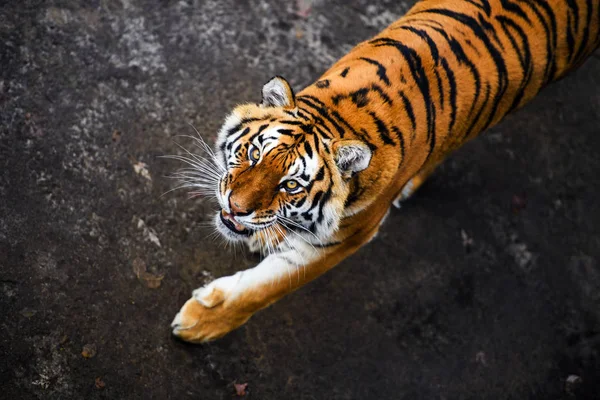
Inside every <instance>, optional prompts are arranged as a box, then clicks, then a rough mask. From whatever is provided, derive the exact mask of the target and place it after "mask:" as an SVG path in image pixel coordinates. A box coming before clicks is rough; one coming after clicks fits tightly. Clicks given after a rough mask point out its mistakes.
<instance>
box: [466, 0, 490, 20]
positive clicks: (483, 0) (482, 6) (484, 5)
mask: <svg viewBox="0 0 600 400" xmlns="http://www.w3.org/2000/svg"><path fill="white" fill-rule="evenodd" d="M465 1H466V2H467V3H471V4H473V5H474V6H477V8H479V9H480V10H483V11H484V12H485V13H486V14H487V16H489V15H490V11H492V9H491V7H490V3H488V2H487V0H481V4H479V3H476V2H475V1H474V0H465Z"/></svg>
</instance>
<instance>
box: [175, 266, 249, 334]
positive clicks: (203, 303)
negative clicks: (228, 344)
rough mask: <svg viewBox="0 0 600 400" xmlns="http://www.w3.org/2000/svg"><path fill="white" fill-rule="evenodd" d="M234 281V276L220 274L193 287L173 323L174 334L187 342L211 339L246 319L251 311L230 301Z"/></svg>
mask: <svg viewBox="0 0 600 400" xmlns="http://www.w3.org/2000/svg"><path fill="white" fill-rule="evenodd" d="M235 281H236V279H235V277H234V276H232V277H225V278H220V279H217V280H216V281H213V282H212V283H210V284H209V285H207V286H205V287H203V288H200V289H196V290H194V292H193V294H192V298H190V299H189V300H188V301H187V302H186V303H185V304H184V305H183V307H181V310H180V311H179V313H177V315H176V316H175V319H174V320H173V322H172V323H171V328H173V335H175V336H177V337H179V338H180V339H182V340H185V341H187V342H193V343H202V342H208V341H211V340H214V339H218V338H220V337H221V336H224V335H225V334H227V333H229V332H231V331H232V330H234V329H235V328H237V327H239V326H240V325H242V324H243V323H244V322H246V321H247V320H248V319H249V318H250V316H251V315H252V313H248V311H247V310H245V309H244V308H243V307H240V304H238V303H237V302H235V301H231V298H232V297H233V296H232V286H233V285H235ZM228 300H230V301H228Z"/></svg>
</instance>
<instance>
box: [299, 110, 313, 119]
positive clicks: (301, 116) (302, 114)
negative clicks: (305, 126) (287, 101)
mask: <svg viewBox="0 0 600 400" xmlns="http://www.w3.org/2000/svg"><path fill="white" fill-rule="evenodd" d="M298 116H299V117H300V118H302V119H303V120H305V121H310V118H308V116H306V115H304V113H303V112H302V110H300V109H298Z"/></svg>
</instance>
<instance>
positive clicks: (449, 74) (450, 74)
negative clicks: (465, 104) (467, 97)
mask: <svg viewBox="0 0 600 400" xmlns="http://www.w3.org/2000/svg"><path fill="white" fill-rule="evenodd" d="M441 64H442V68H443V69H444V72H446V78H447V79H448V86H450V98H449V102H450V109H451V111H450V125H449V127H448V131H450V132H451V131H452V128H453V127H454V123H455V122H456V107H457V104H456V79H455V78H454V72H453V71H452V69H451V68H450V67H449V66H448V61H447V60H446V59H445V58H442V62H441Z"/></svg>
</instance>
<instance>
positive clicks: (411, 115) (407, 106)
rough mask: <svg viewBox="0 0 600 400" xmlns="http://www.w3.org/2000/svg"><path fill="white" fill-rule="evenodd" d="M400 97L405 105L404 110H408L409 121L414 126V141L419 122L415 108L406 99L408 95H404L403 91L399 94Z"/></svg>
mask: <svg viewBox="0 0 600 400" xmlns="http://www.w3.org/2000/svg"><path fill="white" fill-rule="evenodd" d="M398 95H399V96H400V98H401V99H402V102H403V103H404V109H405V110H406V114H407V115H408V119H409V120H410V124H411V126H412V136H411V137H412V139H413V140H414V135H415V132H416V130H417V121H416V119H415V112H414V110H413V106H412V104H411V103H410V100H408V97H406V95H405V94H404V92H403V91H402V90H401V91H399V92H398Z"/></svg>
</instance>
